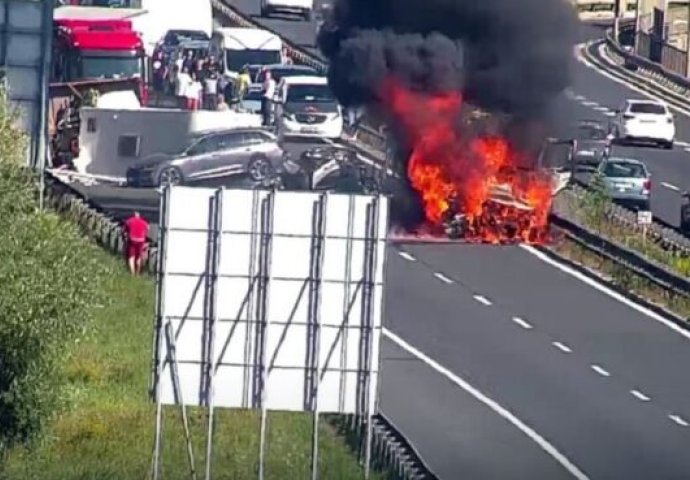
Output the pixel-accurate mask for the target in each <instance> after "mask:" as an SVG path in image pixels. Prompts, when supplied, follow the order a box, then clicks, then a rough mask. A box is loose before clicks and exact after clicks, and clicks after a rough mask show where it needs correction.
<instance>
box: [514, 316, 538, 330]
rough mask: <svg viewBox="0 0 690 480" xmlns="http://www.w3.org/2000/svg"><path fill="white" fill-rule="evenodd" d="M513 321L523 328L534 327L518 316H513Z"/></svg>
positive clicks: (529, 328)
mask: <svg viewBox="0 0 690 480" xmlns="http://www.w3.org/2000/svg"><path fill="white" fill-rule="evenodd" d="M513 322H515V323H517V324H518V325H520V326H521V327H522V328H524V329H525V330H531V329H532V328H534V327H533V326H532V325H530V324H529V323H528V322H526V321H525V320H523V319H522V318H520V317H513Z"/></svg>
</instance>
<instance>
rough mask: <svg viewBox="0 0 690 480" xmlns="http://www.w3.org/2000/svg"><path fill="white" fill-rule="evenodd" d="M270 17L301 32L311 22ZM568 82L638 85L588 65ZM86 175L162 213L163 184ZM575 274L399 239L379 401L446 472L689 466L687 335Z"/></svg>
mask: <svg viewBox="0 0 690 480" xmlns="http://www.w3.org/2000/svg"><path fill="white" fill-rule="evenodd" d="M236 4H237V5H238V6H240V8H244V9H245V10H246V11H248V12H250V13H256V12H258V2H256V0H254V1H253V2H251V3H250V0H241V1H240V0H237V1H236ZM270 22H271V26H272V27H273V28H278V29H279V30H281V31H282V32H283V33H284V34H285V35H286V36H288V37H290V38H291V39H292V40H295V41H297V42H298V43H303V42H306V40H304V39H305V38H307V36H308V35H309V33H305V32H310V31H311V30H310V29H311V27H312V26H310V25H307V24H306V23H304V22H300V21H287V20H271V21H270ZM314 30H315V28H314ZM300 32H301V33H300ZM312 35H313V33H312ZM299 36H301V37H300V38H298V37H299ZM312 40H313V39H312ZM573 92H575V93H576V94H579V95H582V96H584V97H586V98H592V99H594V100H596V101H597V102H599V103H598V104H599V105H603V104H605V105H610V106H611V107H614V108H615V105H616V103H617V102H618V101H621V100H623V99H625V98H627V97H629V96H633V94H632V93H630V92H627V91H626V89H625V88H623V87H621V86H619V85H618V84H615V83H613V82H611V81H610V80H608V79H605V78H603V77H600V76H599V75H598V74H596V73H594V72H592V71H590V70H588V69H586V68H585V67H582V66H578V67H577V68H576V72H575V77H574V84H573ZM600 96H604V97H605V98H600ZM573 98H574V97H573ZM607 99H608V100H607ZM594 100H592V101H594ZM561 101H564V102H566V101H567V102H569V105H570V107H571V108H573V109H582V110H578V111H582V112H583V114H584V113H587V114H588V116H592V115H596V112H599V110H591V111H589V110H587V108H588V106H587V105H584V104H583V103H582V102H579V101H577V100H571V99H569V98H566V97H564V98H563V99H562V100H561ZM565 111H567V109H564V112H565ZM566 120H572V119H571V118H568V119H566ZM678 127H679V138H683V137H682V136H683V133H681V132H684V131H683V130H682V128H684V127H683V126H682V125H681V122H679V126H678ZM686 138H690V137H686ZM295 148H301V147H295ZM631 153H632V154H636V155H644V157H645V159H646V160H648V162H649V164H650V167H651V168H652V169H653V172H654V174H655V177H657V178H658V177H660V176H662V175H666V172H668V176H669V179H675V181H676V182H679V181H680V179H681V170H682V169H683V168H686V167H683V166H682V164H681V162H682V160H683V158H684V157H682V155H686V154H685V153H684V152H683V151H682V150H678V151H675V150H674V151H672V152H663V151H657V150H647V149H631ZM664 165H665V167H664ZM671 165H674V166H671ZM674 169H679V170H678V171H677V172H676V170H674ZM683 171H684V170H683ZM674 172H675V173H674ZM674 175H675V176H674ZM658 181H659V180H657V183H658ZM81 190H82V192H83V193H84V194H86V195H87V196H90V198H91V199H92V200H93V201H95V202H97V203H99V204H101V205H103V206H104V207H105V208H111V209H112V210H113V211H114V212H115V213H116V214H117V213H120V214H122V212H127V211H128V209H129V208H140V209H141V208H146V209H147V212H148V213H149V215H150V216H151V217H152V218H154V217H155V216H156V206H155V205H156V193H155V192H151V191H148V192H147V191H144V190H126V189H106V188H98V187H97V188H93V187H91V188H86V187H82V188H81ZM660 190H662V189H660V188H657V192H655V194H659V195H658V199H659V200H656V199H655V208H658V207H657V204H661V205H666V202H667V200H664V198H665V197H663V196H662V195H663V194H660V193H659V191H660ZM669 198H670V197H669ZM659 202H661V203H659ZM668 202H670V200H668ZM108 205H110V207H109V206H108ZM662 210H663V208H662ZM669 211H670V210H669ZM580 277H581V276H578V274H577V273H576V272H572V271H568V270H567V268H565V267H562V266H560V265H557V264H552V263H550V262H549V261H548V259H545V258H542V257H540V256H539V253H538V252H535V251H533V250H531V249H529V248H523V247H490V246H470V245H452V246H451V245H449V246H440V245H416V246H409V245H408V246H399V247H393V246H391V247H390V250H389V254H388V272H387V278H388V279H387V292H386V299H385V303H386V305H385V311H386V319H385V324H386V328H387V330H386V332H387V335H386V338H385V339H384V341H383V342H384V345H383V350H382V354H383V363H382V369H383V374H382V384H381V397H380V408H381V410H382V411H383V412H384V413H385V414H386V415H387V416H388V417H389V418H391V419H392V421H393V422H394V423H395V424H396V425H397V426H398V427H399V428H400V429H401V431H402V433H403V434H405V435H406V437H407V438H408V439H409V441H410V442H411V443H412V444H413V445H414V446H415V447H416V448H417V450H418V451H419V453H420V454H421V456H422V457H423V458H424V460H425V461H426V462H427V463H428V464H429V465H430V467H431V468H432V469H433V470H434V471H435V472H436V473H437V474H438V475H439V476H440V477H441V478H444V479H446V478H447V479H456V478H471V479H482V480H483V479H525V478H540V479H541V478H544V479H559V478H573V477H575V478H592V479H599V478H601V479H619V478H624V479H651V478H653V479H658V480H665V479H687V478H688V477H689V472H690V455H688V453H687V447H686V445H687V444H688V441H689V440H690V425H689V423H690V402H689V400H690V382H688V376H687V371H686V369H685V367H684V366H686V365H690V338H688V335H687V334H684V333H683V332H681V331H679V330H678V329H674V328H673V326H672V324H670V323H668V322H665V321H664V320H663V319H661V318H658V317H655V316H654V315H653V314H652V313H651V312H646V311H644V309H642V308H640V307H639V306H636V305H634V304H632V303H631V302H629V301H627V300H626V299H624V298H622V297H619V296H616V295H615V294H613V293H611V292H607V291H606V289H605V288H604V287H602V286H601V285H599V284H597V283H596V282H592V281H591V280H588V279H586V278H580Z"/></svg>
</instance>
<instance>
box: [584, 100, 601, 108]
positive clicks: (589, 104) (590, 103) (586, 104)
mask: <svg viewBox="0 0 690 480" xmlns="http://www.w3.org/2000/svg"><path fill="white" fill-rule="evenodd" d="M582 105H584V106H585V107H598V106H599V104H598V103H597V102H592V101H591V100H587V101H585V102H582Z"/></svg>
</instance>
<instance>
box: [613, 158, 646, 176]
mask: <svg viewBox="0 0 690 480" xmlns="http://www.w3.org/2000/svg"><path fill="white" fill-rule="evenodd" d="M604 176H606V177H609V178H646V177H647V171H646V170H645V168H644V166H643V165H642V164H640V163H632V162H606V164H605V165H604Z"/></svg>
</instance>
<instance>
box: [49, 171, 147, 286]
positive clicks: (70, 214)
mask: <svg viewBox="0 0 690 480" xmlns="http://www.w3.org/2000/svg"><path fill="white" fill-rule="evenodd" d="M45 193H46V195H45V203H46V206H47V207H48V208H50V209H52V210H53V211H55V212H57V213H59V214H60V215H62V216H64V217H66V218H68V219H69V220H72V221H74V222H75V223H76V224H77V225H79V227H80V228H81V230H82V232H84V234H85V235H87V236H88V237H89V238H90V239H92V240H94V241H95V242H96V243H97V244H98V245H100V246H101V247H103V248H105V249H106V250H108V251H109V252H111V253H113V254H115V255H124V241H123V235H122V226H121V225H120V224H119V223H118V222H116V221H114V220H113V219H112V218H110V217H109V216H108V215H107V214H106V213H105V212H103V211H102V210H101V209H100V208H99V207H98V205H96V204H94V203H92V202H89V201H88V200H87V199H86V198H85V197H84V196H83V195H82V194H81V193H79V192H78V191H77V190H75V189H74V188H72V187H71V186H70V185H68V184H66V183H64V182H62V181H61V180H60V179H59V178H56V177H54V176H52V175H50V174H49V173H46V179H45ZM155 258H156V246H155V244H151V245H150V246H149V252H148V255H147V258H146V263H145V269H146V271H147V272H150V273H153V272H154V270H155V263H156V262H155Z"/></svg>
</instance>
